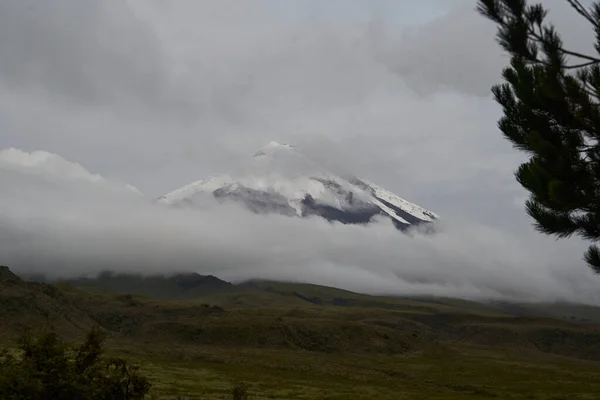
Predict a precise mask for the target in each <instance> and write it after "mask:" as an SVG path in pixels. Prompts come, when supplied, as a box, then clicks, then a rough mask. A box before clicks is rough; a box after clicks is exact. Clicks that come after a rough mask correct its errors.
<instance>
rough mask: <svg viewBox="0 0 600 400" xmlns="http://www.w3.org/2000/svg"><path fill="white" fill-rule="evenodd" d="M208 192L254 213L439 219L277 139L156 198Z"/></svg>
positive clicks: (348, 220)
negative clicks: (231, 167) (235, 163)
mask: <svg viewBox="0 0 600 400" xmlns="http://www.w3.org/2000/svg"><path fill="white" fill-rule="evenodd" d="M206 196H213V197H214V198H216V199H218V200H219V201H221V202H236V203H239V204H241V205H243V206H244V207H246V208H247V209H249V210H251V211H253V212H256V213H261V214H267V213H279V214H283V215H288V216H300V217H307V216H312V215H316V216H319V217H322V218H325V219H327V220H328V221H338V222H341V223H345V224H366V223H369V222H371V221H373V219H374V218H375V217H376V216H385V217H388V218H390V219H391V220H392V221H393V223H394V224H395V226H396V227H397V228H399V229H402V230H404V229H406V228H408V227H411V226H417V225H422V224H427V225H429V224H431V223H433V222H434V221H435V220H436V219H438V218H439V217H438V215H436V214H434V213H433V212H431V211H428V210H426V209H424V208H423V207H420V206H418V205H416V204H413V203H411V202H409V201H406V200H404V199H403V198H401V197H399V196H397V195H395V194H393V193H392V192H390V191H388V190H386V189H384V188H382V187H380V186H377V185H376V184H374V183H372V182H368V181H366V180H364V179H361V178H358V177H355V176H346V177H342V176H338V175H336V174H334V173H332V172H330V171H327V170H326V169H325V168H323V167H321V166H320V165H319V164H318V163H316V162H315V161H314V160H312V159H311V158H309V157H307V156H306V155H304V154H303V153H302V152H301V151H300V150H299V149H297V148H296V147H294V146H291V145H288V144H282V143H279V142H275V141H272V142H270V143H269V144H268V145H267V146H266V147H264V148H263V149H261V150H259V151H257V152H256V153H255V154H254V157H252V158H251V159H250V160H249V161H247V162H245V163H243V164H242V165H240V166H239V167H238V168H236V169H235V170H233V171H231V172H229V173H227V174H222V175H215V176H211V177H208V178H206V179H202V180H199V181H196V182H192V183H190V184H189V185H186V186H184V187H182V188H180V189H177V190H174V191H172V192H170V193H168V194H166V195H164V196H161V197H159V198H158V202H159V203H163V204H168V205H173V206H190V207H194V206H199V205H200V204H202V201H203V199H206Z"/></svg>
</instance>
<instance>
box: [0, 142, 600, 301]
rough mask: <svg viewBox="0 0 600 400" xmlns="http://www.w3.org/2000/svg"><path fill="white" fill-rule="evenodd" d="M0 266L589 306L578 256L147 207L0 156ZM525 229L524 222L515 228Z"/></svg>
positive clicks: (527, 241) (45, 166) (444, 230)
mask: <svg viewBox="0 0 600 400" xmlns="http://www.w3.org/2000/svg"><path fill="white" fill-rule="evenodd" d="M0 187H2V196H0V264H6V265H8V266H9V267H10V268H11V269H12V270H13V271H15V272H16V273H20V274H43V275H45V276H47V277H49V278H67V277H77V276H83V275H87V276H89V275H95V274H97V273H99V272H101V271H104V270H111V271H115V272H135V273H142V274H172V273H177V272H198V273H200V274H213V275H215V276H218V277H220V278H222V279H225V280H230V281H234V282H235V281H242V280H246V279H250V278H259V279H275V280H288V281H302V282H310V283H316V284H322V285H331V286H336V287H340V288H345V289H349V290H355V291H360V292H366V293H372V294H394V295H440V296H455V297H462V298H473V299H503V300H518V301H553V300H561V301H577V302H585V303H591V304H599V303H600V294H599V292H598V290H597V289H598V287H599V284H600V279H599V278H600V277H597V276H595V275H594V274H593V273H592V272H591V271H589V270H588V269H587V268H586V267H585V265H584V264H583V262H581V261H580V255H581V252H582V247H584V246H583V244H582V245H580V244H579V243H574V242H568V241H566V242H555V241H554V240H553V239H549V238H546V237H544V236H542V235H540V234H538V233H536V232H534V231H533V230H529V231H523V232H519V231H504V230H503V231H501V230H497V229H494V228H492V227H489V226H484V225H478V224H476V223H472V222H471V221H465V220H459V219H458V218H453V217H452V216H451V215H448V216H447V215H442V216H441V217H442V219H441V221H440V222H439V226H438V228H437V233H436V234H434V235H423V234H419V233H418V232H413V233H411V234H403V233H400V232H399V231H397V230H396V229H395V228H394V226H393V225H392V224H391V222H389V221H387V220H381V221H379V222H377V223H374V224H371V225H368V226H359V225H342V224H337V223H333V224H332V223H329V222H327V221H325V220H322V219H320V218H316V217H315V218H307V219H302V218H294V217H285V216H278V215H268V216H264V215H257V214H253V213H250V212H247V211H246V210H244V209H242V208H240V207H238V206H234V205H231V206H228V205H219V204H217V203H216V202H215V203H214V204H207V205H206V207H204V208H202V209H199V210H190V209H180V208H168V207H166V206H163V205H159V204H156V203H154V202H153V201H152V199H150V198H147V197H145V196H143V195H141V193H140V192H139V191H137V190H136V189H135V188H133V187H131V186H127V185H123V184H119V183H115V182H111V181H109V180H107V179H104V178H102V177H101V176H99V175H93V174H91V173H89V172H87V171H86V170H85V169H84V168H83V167H82V166H80V165H78V164H75V163H71V162H68V161H66V160H64V159H62V158H61V157H59V156H57V155H53V154H50V153H46V152H34V153H27V152H22V151H19V150H16V149H7V150H3V151H0ZM524 218H525V217H524Z"/></svg>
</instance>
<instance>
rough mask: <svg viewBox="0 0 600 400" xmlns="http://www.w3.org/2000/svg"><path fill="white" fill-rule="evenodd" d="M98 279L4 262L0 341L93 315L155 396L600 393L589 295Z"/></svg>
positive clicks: (380, 398) (79, 324) (74, 332)
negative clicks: (531, 301)
mask: <svg viewBox="0 0 600 400" xmlns="http://www.w3.org/2000/svg"><path fill="white" fill-rule="evenodd" d="M102 279H103V280H100V279H98V280H93V281H89V280H86V281H81V282H71V283H57V284H44V283H34V282H26V281H23V280H22V279H20V278H19V277H17V276H16V275H14V274H12V273H11V272H10V271H9V270H8V269H7V268H4V269H2V268H0V343H4V344H5V345H8V347H11V346H14V342H13V340H14V338H16V336H17V335H18V333H19V332H20V331H21V330H22V328H24V327H33V328H35V329H37V330H40V331H43V330H44V329H47V328H49V327H52V328H53V329H55V330H56V331H57V332H58V333H60V334H61V336H63V337H64V338H65V339H67V340H69V341H74V342H77V341H79V340H81V338H82V337H83V335H85V333H86V332H88V331H89V329H91V328H92V327H93V326H100V327H101V328H102V330H104V331H105V332H107V333H108V335H109V336H108V338H109V339H108V341H107V349H108V352H109V353H110V354H114V355H118V356H120V357H124V358H126V359H127V360H129V361H131V362H133V363H135V364H138V365H139V366H140V368H141V372H142V373H143V374H144V375H146V376H148V377H149V378H150V380H151V382H152V384H153V388H152V397H151V399H153V400H166V399H171V400H175V399H180V400H184V399H187V400H192V399H198V400H209V399H232V398H233V397H232V388H233V387H234V386H236V385H239V384H242V383H244V384H245V385H247V387H248V393H249V397H248V398H249V399H253V400H260V399H281V400H283V399H290V400H292V399H306V400H309V399H314V400H317V399H330V400H334V399H337V400H345V399H347V400H350V399H352V400H356V399H373V400H386V399H390V400H392V399H393V400H398V399H490V398H497V399H538V400H560V399H564V400H566V399H569V400H571V399H574V400H577V399H580V400H583V399H589V400H591V399H600V325H599V324H597V323H594V322H595V321H597V320H598V318H599V316H600V309H599V308H597V307H590V306H575V305H562V306H560V305H537V306H535V307H533V308H532V306H530V305H509V306H507V305H490V304H487V305H485V304H480V303H474V302H468V301H464V300H457V299H415V298H412V299H401V298H392V297H375V296H367V295H361V294H356V293H351V292H347V291H343V290H339V289H334V288H327V287H322V286H316V285H301V284H285V283H275V282H252V283H248V284H244V285H238V286H235V285H231V284H229V283H226V282H222V281H219V280H218V279H216V278H210V277H209V278H207V277H198V276H183V277H176V278H173V279H171V278H169V279H166V278H165V279H163V278H160V279H159V278H156V279H154V278H153V279H147V278H135V277H116V278H115V277H104V278H102ZM182 288H183V289H182ZM131 293H134V294H131ZM135 293H142V294H135ZM240 399H243V398H240Z"/></svg>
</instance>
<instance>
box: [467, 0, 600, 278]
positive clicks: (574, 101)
mask: <svg viewBox="0 0 600 400" xmlns="http://www.w3.org/2000/svg"><path fill="white" fill-rule="evenodd" d="M565 1H567V2H568V3H569V4H570V5H571V6H572V8H573V12H577V13H578V14H579V15H580V16H581V22H582V23H583V24H589V26H590V28H591V33H592V32H593V37H591V39H592V40H593V43H594V47H595V53H596V54H593V55H590V54H583V53H580V52H577V51H573V50H572V49H568V48H567V47H566V46H565V45H564V44H563V41H562V40H561V37H560V35H559V33H558V32H557V31H556V29H555V28H554V26H552V25H551V24H550V23H548V22H547V21H546V16H547V14H548V10H546V9H545V8H544V6H543V5H542V4H528V2H527V1H526V0H478V6H477V9H478V10H479V12H480V13H481V14H483V15H484V16H485V17H486V18H488V19H490V20H492V21H493V22H495V23H496V25H497V26H498V34H497V39H498V43H499V44H500V46H501V47H502V48H503V49H504V50H505V51H506V52H507V53H508V54H509V55H510V57H511V59H510V66H508V67H507V68H505V69H504V72H503V78H504V80H505V83H504V84H502V85H496V86H494V87H493V89H492V92H493V94H494V97H495V99H496V101H497V102H498V103H499V104H500V105H501V106H502V108H503V110H504V116H503V117H502V118H501V119H500V121H499V123H498V126H499V128H500V130H501V131H502V133H503V134H504V136H505V137H506V138H507V139H508V140H510V142H511V143H512V144H513V145H514V146H515V147H516V148H517V149H519V150H521V151H523V152H525V153H527V154H528V155H529V160H528V161H527V162H526V163H524V164H522V165H521V166H520V167H519V169H518V170H517V172H516V178H517V180H518V181H519V183H520V184H521V185H522V186H523V187H524V188H526V189H527V190H528V191H529V193H530V198H529V200H528V201H527V203H526V208H527V213H528V214H529V215H530V216H531V217H532V218H533V219H534V220H535V226H536V228H537V229H538V230H539V231H540V232H542V233H545V234H548V235H555V236H557V237H559V238H565V237H569V236H571V235H573V234H577V235H580V236H582V237H583V238H585V239H587V240H590V241H592V242H597V241H598V240H600V107H599V105H600V56H599V55H598V54H600V2H598V1H593V2H591V6H590V7H585V6H583V5H582V3H581V2H580V1H579V0H565ZM584 258H585V260H586V262H587V263H588V265H589V266H590V267H591V268H592V269H593V270H594V271H596V272H597V273H600V249H599V248H598V247H597V246H596V245H592V246H590V248H589V250H588V251H587V253H586V254H585V256H584Z"/></svg>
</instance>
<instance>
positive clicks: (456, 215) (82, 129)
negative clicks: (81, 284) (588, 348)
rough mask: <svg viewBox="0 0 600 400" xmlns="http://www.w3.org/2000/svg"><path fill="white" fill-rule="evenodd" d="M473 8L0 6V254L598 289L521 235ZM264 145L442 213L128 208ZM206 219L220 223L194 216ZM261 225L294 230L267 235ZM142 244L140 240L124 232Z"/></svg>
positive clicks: (530, 234) (396, 287)
mask: <svg viewBox="0 0 600 400" xmlns="http://www.w3.org/2000/svg"><path fill="white" fill-rule="evenodd" d="M544 3H545V4H547V5H548V6H549V7H550V8H551V13H550V17H551V19H553V20H554V21H555V22H556V23H557V25H558V27H559V28H560V29H561V30H562V31H563V32H564V36H565V38H566V39H567V42H568V43H574V44H575V45H576V47H578V49H584V50H585V49H589V47H590V43H589V41H590V38H591V37H592V36H591V30H590V29H589V27H587V26H586V25H585V24H582V23H581V22H580V19H579V18H578V17H577V16H576V15H574V13H573V12H572V11H571V10H570V9H569V7H568V5H566V1H562V0H548V1H545V2H544ZM474 6H475V2H474V1H462V0H419V1H413V0H410V1H409V0H377V1H373V0H369V1H367V0H329V1H321V0H286V1H278V0H254V1H248V2H243V1H234V0H218V1H217V0H214V1H201V0H170V1H168V2H166V1H159V0H129V1H121V2H108V1H100V0H53V1H52V2H49V1H44V0H5V1H2V2H0V149H5V150H4V151H3V152H2V153H0V155H1V157H0V165H3V167H2V168H3V169H2V170H0V178H1V179H2V194H0V200H1V203H0V204H1V205H2V207H1V209H0V218H1V220H0V221H3V226H0V235H2V238H4V243H3V244H1V245H0V246H1V247H0V250H2V253H0V255H2V254H4V255H5V256H4V258H5V259H6V261H3V260H2V259H0V263H12V264H13V265H14V264H17V266H16V268H19V267H21V268H25V265H26V266H27V268H29V269H36V268H37V269H42V270H43V269H44V268H46V269H51V270H52V271H53V272H54V273H57V271H68V273H71V274H72V273H76V272H79V271H80V270H85V269H86V268H88V267H89V268H91V269H93V268H99V267H98V264H97V262H96V261H90V260H89V258H91V255H92V254H94V255H96V256H97V255H98V254H99V253H102V254H104V255H105V256H104V258H102V260H103V262H104V263H105V265H110V266H111V267H112V268H114V269H118V268H120V267H122V268H125V266H126V267H127V268H129V269H132V268H133V269H135V268H137V269H139V268H141V267H139V264H140V261H139V260H140V259H141V258H140V257H142V256H141V255H140V254H141V253H143V252H147V251H149V253H146V255H145V256H143V257H142V258H143V259H144V260H145V261H144V263H145V264H146V265H150V264H153V265H154V266H153V268H155V269H161V268H163V269H167V270H168V268H167V267H166V264H169V265H170V266H173V268H179V269H182V268H184V267H185V268H192V267H193V266H195V265H196V264H202V272H208V273H215V274H217V275H219V274H220V275H221V276H227V277H229V278H232V279H239V278H242V277H248V276H259V277H280V278H288V279H291V278H295V279H304V280H312V281H316V282H325V283H329V284H337V285H343V286H345V287H351V288H354V289H357V290H368V291H371V292H373V291H378V288H379V291H382V290H383V291H387V292H390V291H396V292H398V293H404V292H408V291H421V292H432V293H433V292H436V293H446V294H454V295H462V294H465V295H474V294H476V293H480V294H482V293H483V294H488V295H490V296H495V295H497V294H498V293H501V294H507V293H511V290H513V289H514V292H515V293H520V294H519V296H522V297H523V296H525V293H529V294H530V295H531V296H533V297H536V298H544V299H547V298H554V297H556V298H570V299H577V300H585V301H588V302H600V300H599V298H598V290H597V288H598V285H600V280H599V279H598V278H597V277H594V276H593V275H592V274H591V272H589V271H588V270H587V268H586V266H585V265H584V264H583V262H582V261H581V255H582V252H583V249H584V248H585V244H583V243H581V242H580V241H578V240H577V239H573V240H569V241H561V242H556V241H555V240H554V239H552V238H546V237H542V236H541V235H540V234H537V233H536V232H534V231H533V228H532V227H531V221H530V220H529V219H528V218H527V217H526V216H525V213H524V209H523V201H524V199H525V193H524V191H523V190H522V189H521V188H520V187H519V186H518V184H517V183H516V182H515V181H514V177H513V171H514V170H515V169H516V168H517V167H518V165H519V163H520V161H522V160H523V159H524V158H523V157H524V156H523V155H522V154H519V153H518V152H517V151H516V150H513V149H512V148H511V146H510V144H509V143H508V142H507V141H505V140H504V139H503V138H502V136H501V134H500V132H498V130H497V129H496V121H497V119H498V117H499V116H500V109H499V107H498V106H497V105H496V104H495V103H494V102H493V100H492V99H491V96H490V87H491V85H493V84H494V83H498V82H499V78H500V71H501V69H502V67H503V66H504V65H505V64H506V62H507V57H506V56H505V55H504V54H503V53H502V52H501V51H500V49H499V48H498V46H497V45H496V44H495V41H494V32H495V27H494V26H493V24H491V23H490V22H488V21H487V20H485V19H483V18H482V17H481V16H479V15H478V14H477V13H476V12H475V11H474ZM270 140H278V141H282V142H290V143H293V144H296V145H298V146H299V147H301V148H304V149H305V151H307V152H308V153H310V154H311V155H312V156H314V157H316V158H319V159H321V160H323V161H324V162H327V163H329V164H331V165H333V166H335V167H336V168H341V169H345V170H347V171H349V172H352V173H354V174H358V175H361V176H364V177H366V178H368V179H369V180H371V181H374V182H376V183H378V184H380V185H381V186H384V187H386V188H388V189H390V190H392V191H393V192H395V193H397V194H399V195H400V196H403V197H404V198H406V199H408V200H410V201H413V202H416V203H418V204H420V205H422V206H424V207H426V208H429V209H431V210H432V211H434V212H436V213H438V214H440V215H441V216H442V218H443V219H444V220H445V221H446V222H445V226H444V229H443V230H442V233H441V234H440V235H438V237H437V239H433V238H428V239H420V238H417V239H414V238H406V237H403V238H401V239H398V237H397V235H395V234H393V235H392V233H391V232H392V231H391V230H390V229H389V226H387V225H386V224H383V225H382V226H378V227H375V228H372V230H366V229H365V228H358V227H352V228H350V227H338V226H334V227H331V226H329V225H323V224H321V223H319V222H315V221H312V220H311V221H304V222H298V221H295V222H294V223H293V224H292V223H291V222H290V221H288V220H280V219H279V218H269V219H268V221H270V222H269V223H265V221H263V220H260V219H256V217H255V216H242V215H238V214H237V212H236V211H231V210H228V211H227V212H223V211H214V212H211V213H209V214H207V213H198V214H197V215H194V216H193V217H192V216H186V217H183V216H181V215H179V214H177V216H174V215H171V214H170V213H168V212H167V213H166V214H164V213H163V212H162V211H161V213H160V216H158V215H155V216H152V215H154V214H153V213H154V210H152V211H150V210H147V209H146V208H145V207H142V206H140V203H139V202H140V199H143V201H146V200H147V199H146V198H144V197H141V196H140V192H141V193H143V195H144V196H146V197H147V198H155V197H157V196H160V195H162V194H164V193H166V192H168V191H170V190H173V189H175V188H178V187H180V186H182V185H184V184H187V183H189V182H190V181H193V180H197V179H200V178H203V177H206V176H207V175H211V174H215V173H220V172H226V171H227V170H228V169H229V168H230V167H231V166H232V165H233V164H235V163H236V162H238V161H239V160H240V159H241V158H243V157H249V156H251V155H252V154H253V153H254V151H255V150H257V149H258V148H261V147H262V146H264V145H265V144H266V143H267V142H269V141H270ZM11 148H12V149H13V150H6V149H11ZM35 151H42V152H45V153H39V152H38V153H32V152H35ZM125 184H128V185H131V186H133V187H135V188H137V189H136V190H134V189H132V188H131V187H129V188H126V189H123V190H121V188H122V187H123V185H125ZM137 190H139V192H138V191H137ZM104 196H107V197H104ZM133 210H134V211H133ZM156 214H158V213H156ZM107 216H112V217H111V218H108V217H107ZM233 216H235V218H234V217H233ZM217 217H218V219H215V218H217ZM97 218H98V219H97ZM196 218H197V219H198V220H196ZM107 219H109V220H111V221H108V222H107V221H106V220H107ZM217 220H218V221H219V223H220V225H221V228H219V229H213V228H211V229H208V228H207V227H208V225H209V222H210V223H212V222H215V223H217V222H216V221H217ZM190 221H195V224H196V225H193V224H191V222H190ZM240 221H242V224H244V225H247V227H245V228H244V229H241V230H240V229H239V225H240ZM106 224H109V225H110V224H112V225H111V226H110V227H107V226H106ZM290 224H291V225H290ZM150 226H152V227H153V229H149V227H150ZM119 227H120V228H119ZM82 230H86V232H87V233H86V234H82ZM282 230H290V231H291V232H295V233H294V234H296V233H298V234H299V235H300V236H298V237H305V240H301V239H298V240H297V241H294V243H281V240H282V239H281V237H282V235H281V231H282ZM107 231H108V232H113V233H114V235H113V237H112V238H111V239H110V240H109V241H103V238H105V237H106V232H107ZM115 232H121V233H120V234H121V235H126V238H127V241H124V240H121V241H120V242H119V241H117V242H115V240H116V239H117V238H119V236H118V234H115ZM244 232H260V233H261V235H256V234H248V235H243V233H244ZM285 232H287V231H285ZM152 235H154V236H152ZM311 236H312V237H311ZM124 237H125V236H124ZM182 237H185V240H184V239H182ZM250 237H252V238H251V239H250ZM17 238H18V240H17ZM173 238H178V239H179V240H178V241H176V240H173ZM316 238H318V239H319V241H315V240H316ZM121 239H123V237H121ZM408 239H411V240H412V241H407V240H408ZM86 240H88V241H87V242H86ZM75 241H76V242H77V243H78V244H79V245H78V246H77V250H76V251H75V250H74V246H73V244H72V243H74V242H75ZM197 241H204V242H205V243H211V244H212V247H211V246H208V245H207V246H208V247H206V248H204V247H202V248H197V247H195V246H194V243H196V242H197ZM396 241H399V242H400V243H402V245H400V246H398V245H396V244H395V243H396ZM155 242H160V243H162V245H161V247H160V252H158V250H157V246H151V248H147V247H146V246H147V244H148V243H155ZM242 242H243V243H242ZM6 243H10V246H9V245H7V244H6ZM124 243H127V244H128V246H129V251H127V250H126V249H123V248H122V247H121V246H123V244H124ZM232 243H236V244H237V245H236V247H237V248H236V252H235V254H232V253H233V252H232V251H231V246H232ZM357 243H362V245H360V246H358V245H357ZM113 245H114V246H117V247H116V248H113V247H112V246H113ZM357 246H358V247H359V248H361V251H360V252H359V253H357V252H356V251H353V250H352V249H353V248H356V247H357ZM365 248H369V249H371V250H370V251H364V249H365ZM82 249H86V251H85V252H84V251H83V250H82ZM277 249H278V250H277ZM282 249H284V250H285V251H283V250H282ZM201 250H204V252H202V251H201ZM44 251H46V253H44ZM261 251H262V253H261ZM273 251H278V252H279V253H277V254H278V255H277V256H274V255H273V253H272V252H273ZM182 252H183V253H184V254H185V257H182V258H181V259H178V258H177V254H182ZM50 253H52V254H50ZM207 253H210V254H207ZM108 254H112V255H114V256H112V257H109V256H108ZM149 254H151V255H152V256H153V257H159V258H160V259H161V263H160V265H159V264H157V263H154V262H151V261H148V259H147V258H148V257H150V256H149ZM342 254H343V255H342ZM32 257H33V258H32ZM144 257H145V258H144ZM203 257H204V258H203ZM132 260H135V261H132ZM198 260H200V261H198ZM241 260H246V264H248V266H241V265H242V264H244V262H243V261H241ZM57 264H61V266H60V268H57ZM134 264H135V265H136V267H135V268H134V267H133V265H134ZM36 265H37V267H36ZM92 265H94V267H93V268H92V267H91V266H92ZM325 265H328V266H329V267H327V268H326V267H324V266H325ZM399 265H400V266H401V267H399ZM42 266H43V267H42ZM84 266H85V267H84ZM234 266H235V267H234ZM260 266H262V268H261V267H260ZM284 266H285V268H284ZM78 268H79V269H78ZM244 268H245V269H244ZM369 268H374V269H376V270H377V274H378V275H377V277H378V278H377V279H375V278H373V276H372V271H371V272H369ZM398 268H400V270H398ZM91 269H90V270H91ZM326 271H329V272H326ZM65 273H67V272H65ZM369 274H371V275H369ZM389 274H392V275H393V276H395V277H396V278H397V281H390V279H389V276H390V275H389ZM382 277H383V278H382ZM390 282H391V283H390ZM428 285H429V286H428ZM440 288H443V289H440ZM490 288H491V289H490ZM525 297H526V296H525Z"/></svg>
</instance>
